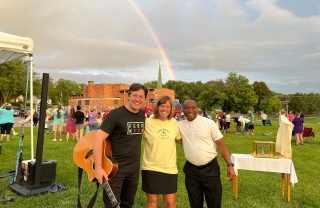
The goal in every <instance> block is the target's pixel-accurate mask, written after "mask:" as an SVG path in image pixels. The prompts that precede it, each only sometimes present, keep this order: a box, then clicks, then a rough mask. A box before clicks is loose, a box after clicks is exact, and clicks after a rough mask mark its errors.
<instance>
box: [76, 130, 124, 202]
mask: <svg viewBox="0 0 320 208" xmlns="http://www.w3.org/2000/svg"><path fill="white" fill-rule="evenodd" d="M96 133H97V130H94V131H90V132H89V133H88V134H86V135H85V136H83V137H82V139H81V140H79V141H78V143H77V144H76V146H75V147H74V150H73V159H74V162H75V163H76V165H77V166H78V167H80V168H82V169H84V170H86V171H87V174H88V180H89V181H90V182H92V181H93V180H94V179H95V177H94V158H93V144H94V140H95V136H96ZM103 149H104V155H103V157H102V168H103V169H104V171H105V172H106V174H107V175H108V178H109V179H110V178H112V177H113V176H114V175H115V173H116V172H117V170H118V163H117V162H116V161H115V160H114V159H113V158H112V151H111V144H110V140H109V139H108V138H107V139H105V141H104V145H103ZM102 185H103V188H104V190H105V191H106V193H107V195H108V197H109V199H110V201H111V204H112V207H116V208H118V207H120V206H119V203H118V202H117V199H116V197H115V196H114V194H113V191H112V189H111V187H110V185H109V183H108V181H107V180H105V178H103V183H102Z"/></svg>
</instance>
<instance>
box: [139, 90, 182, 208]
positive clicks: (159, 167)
mask: <svg viewBox="0 0 320 208" xmlns="http://www.w3.org/2000/svg"><path fill="white" fill-rule="evenodd" d="M153 113H154V116H153V117H152V118H147V119H146V124H145V130H144V134H143V138H144V139H145V145H144V154H143V163H142V190H143V191H144V192H146V194H147V206H146V207H148V208H151V207H157V204H158V199H159V195H160V194H162V195H163V203H164V207H170V208H171V207H176V192H177V181H178V169H177V161H176V160H177V159H176V158H177V154H176V143H175V142H176V141H178V142H181V136H180V132H179V127H178V123H177V121H176V120H175V119H174V118H173V115H174V109H173V102H172V100H171V98H170V97H168V96H163V97H161V98H160V99H158V101H157V102H156V104H155V107H154V112H153Z"/></svg>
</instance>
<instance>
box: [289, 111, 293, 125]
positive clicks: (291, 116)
mask: <svg viewBox="0 0 320 208" xmlns="http://www.w3.org/2000/svg"><path fill="white" fill-rule="evenodd" d="M288 119H289V121H290V122H291V123H292V121H293V119H294V115H293V113H292V111H289V114H288Z"/></svg>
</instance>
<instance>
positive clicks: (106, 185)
mask: <svg viewBox="0 0 320 208" xmlns="http://www.w3.org/2000/svg"><path fill="white" fill-rule="evenodd" d="M102 182H103V183H102V186H103V188H104V190H105V191H106V193H107V195H108V197H109V199H110V201H111V204H112V207H114V208H120V203H118V201H117V199H116V197H115V196H114V194H113V191H112V189H111V187H110V184H109V182H108V181H107V180H106V179H104V178H103V181H102Z"/></svg>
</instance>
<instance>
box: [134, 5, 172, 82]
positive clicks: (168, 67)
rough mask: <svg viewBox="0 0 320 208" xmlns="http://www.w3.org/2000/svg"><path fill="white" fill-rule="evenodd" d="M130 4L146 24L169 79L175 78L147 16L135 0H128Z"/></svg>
mask: <svg viewBox="0 0 320 208" xmlns="http://www.w3.org/2000/svg"><path fill="white" fill-rule="evenodd" d="M129 2H130V4H131V5H132V7H133V8H134V10H135V11H136V12H137V13H138V15H139V17H140V18H141V20H142V21H143V23H144V24H145V25H146V27H147V29H148V30H149V32H150V34H151V36H152V38H153V39H154V41H155V43H156V44H157V46H158V48H159V50H160V53H161V55H162V57H163V59H164V62H165V64H166V66H167V67H166V68H167V71H168V73H169V76H170V79H171V80H175V76H174V71H173V69H172V66H171V63H170V60H169V57H168V55H167V53H166V51H165V49H164V47H163V46H162V43H161V41H160V39H159V37H158V36H157V33H156V32H155V30H154V29H153V28H152V26H151V24H150V22H149V21H148V19H147V17H146V16H145V15H144V13H143V12H142V11H141V9H140V8H139V6H138V4H137V3H136V2H135V0H129Z"/></svg>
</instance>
